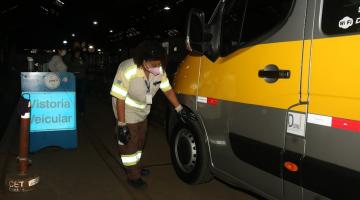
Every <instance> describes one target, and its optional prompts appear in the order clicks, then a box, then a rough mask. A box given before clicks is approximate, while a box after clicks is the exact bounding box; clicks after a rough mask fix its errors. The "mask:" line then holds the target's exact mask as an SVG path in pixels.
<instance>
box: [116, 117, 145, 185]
mask: <svg viewBox="0 0 360 200" xmlns="http://www.w3.org/2000/svg"><path fill="white" fill-rule="evenodd" d="M127 126H128V128H129V131H130V135H131V139H130V141H129V142H128V143H127V144H126V145H119V150H120V154H121V160H122V163H123V165H124V167H125V170H126V174H127V177H128V179H129V180H136V179H138V178H140V177H141V174H140V172H141V163H140V161H141V154H142V150H143V148H144V143H145V135H146V131H147V120H146V119H145V120H144V121H142V122H139V123H136V124H127Z"/></svg>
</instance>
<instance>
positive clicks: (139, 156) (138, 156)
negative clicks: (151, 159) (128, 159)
mask: <svg viewBox="0 0 360 200" xmlns="http://www.w3.org/2000/svg"><path fill="white" fill-rule="evenodd" d="M141 153H142V151H138V152H137V154H136V157H137V158H138V161H140V159H141Z"/></svg>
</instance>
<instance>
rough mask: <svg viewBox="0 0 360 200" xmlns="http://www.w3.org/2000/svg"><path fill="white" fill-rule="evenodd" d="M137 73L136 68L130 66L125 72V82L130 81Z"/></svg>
mask: <svg viewBox="0 0 360 200" xmlns="http://www.w3.org/2000/svg"><path fill="white" fill-rule="evenodd" d="M136 72H137V66H136V65H132V66H130V67H129V68H128V69H127V70H126V71H125V78H126V79H127V80H130V79H131V78H132V77H133V76H134V75H136Z"/></svg>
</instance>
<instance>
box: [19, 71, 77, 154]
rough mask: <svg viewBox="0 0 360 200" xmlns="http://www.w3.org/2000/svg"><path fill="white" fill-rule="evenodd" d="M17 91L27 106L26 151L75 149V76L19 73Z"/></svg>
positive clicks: (70, 74)
mask: <svg viewBox="0 0 360 200" xmlns="http://www.w3.org/2000/svg"><path fill="white" fill-rule="evenodd" d="M21 90H22V94H23V95H24V96H30V102H31V113H30V140H29V141H30V144H29V148H30V149H29V151H30V152H35V151H38V150H40V149H42V148H45V147H49V146H58V147H62V148H64V149H73V148H76V147H77V131H76V92H75V90H76V89H75V76H74V75H73V74H72V73H68V72H57V73H52V72H22V73H21Z"/></svg>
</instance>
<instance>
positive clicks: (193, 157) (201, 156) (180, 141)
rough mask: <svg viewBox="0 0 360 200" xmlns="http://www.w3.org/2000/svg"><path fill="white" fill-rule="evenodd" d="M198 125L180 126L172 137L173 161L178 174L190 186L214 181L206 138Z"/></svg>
mask: <svg viewBox="0 0 360 200" xmlns="http://www.w3.org/2000/svg"><path fill="white" fill-rule="evenodd" d="M200 131H201V130H200V128H199V126H198V125H197V124H191V125H189V126H188V125H184V124H179V125H178V127H177V128H175V129H174V132H173V134H172V135H171V137H170V146H171V159H172V163H173V167H174V169H175V172H176V174H177V175H178V176H179V178H180V179H181V180H183V181H184V182H186V183H188V184H201V183H206V182H209V181H210V180H211V179H212V175H211V172H210V159H209V152H208V149H207V145H206V142H205V137H204V136H203V134H201V133H202V132H200Z"/></svg>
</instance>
